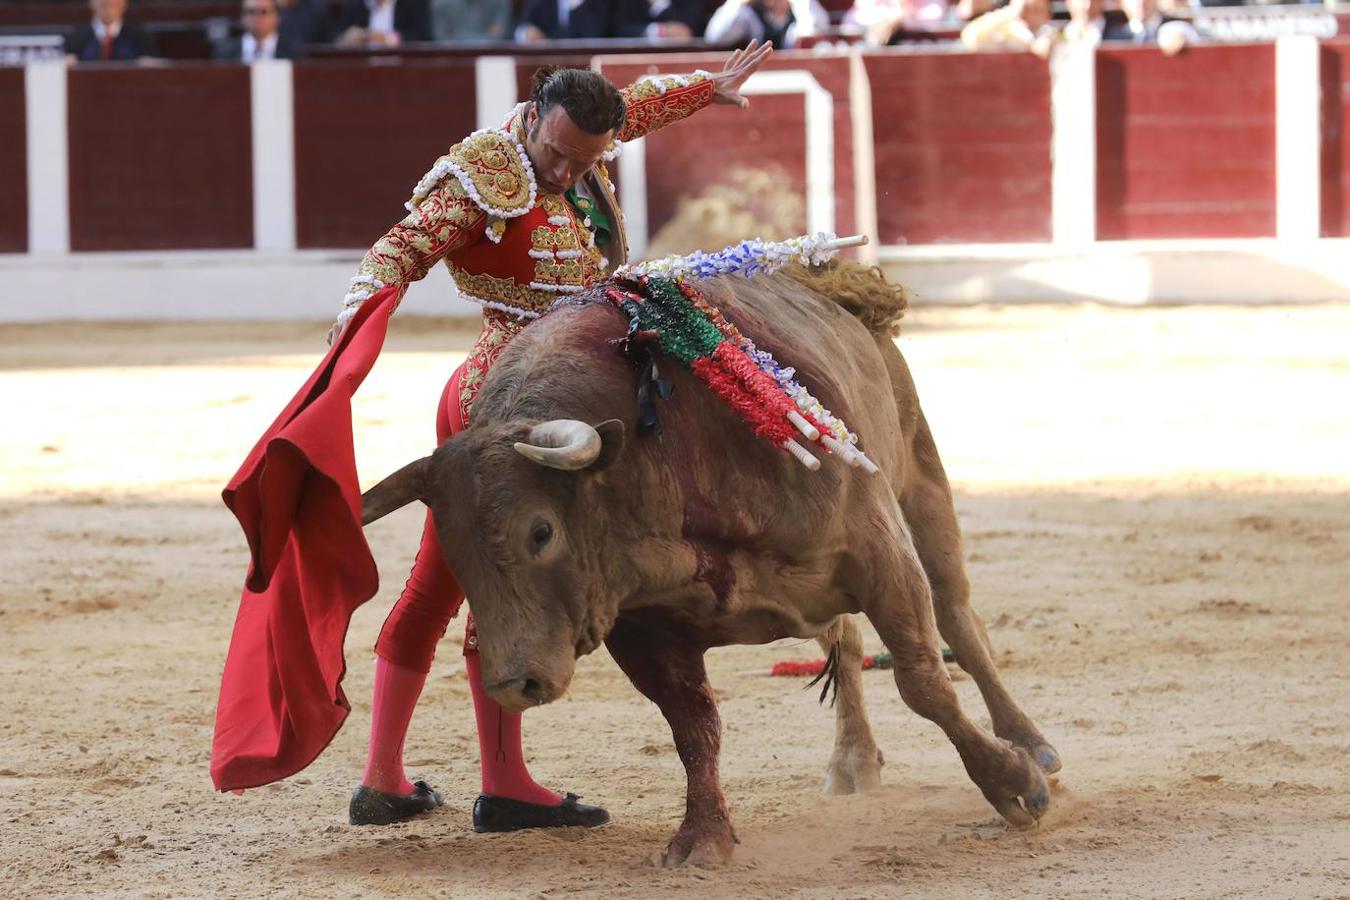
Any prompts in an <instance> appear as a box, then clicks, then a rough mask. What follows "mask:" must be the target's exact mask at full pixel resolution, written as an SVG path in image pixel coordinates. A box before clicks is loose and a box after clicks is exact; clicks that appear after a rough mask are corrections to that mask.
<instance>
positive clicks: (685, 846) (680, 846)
mask: <svg viewBox="0 0 1350 900" xmlns="http://www.w3.org/2000/svg"><path fill="white" fill-rule="evenodd" d="M735 846H736V835H735V833H734V832H733V831H732V830H731V826H730V825H729V824H727V823H725V822H723V823H720V824H717V825H705V826H702V827H691V826H690V825H689V824H688V823H686V824H684V825H681V826H680V830H679V831H677V832H675V837H673V838H671V839H670V844H669V845H667V847H666V852H665V854H664V855H663V856H662V857H661V867H662V868H665V869H678V868H679V867H680V866H720V865H723V864H725V863H727V862H730V860H731V853H732V850H733V849H735Z"/></svg>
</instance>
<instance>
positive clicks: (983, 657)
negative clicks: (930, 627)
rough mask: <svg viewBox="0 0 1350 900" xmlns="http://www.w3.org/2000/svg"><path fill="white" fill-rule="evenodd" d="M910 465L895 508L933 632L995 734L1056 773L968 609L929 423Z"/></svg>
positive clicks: (1055, 757)
mask: <svg viewBox="0 0 1350 900" xmlns="http://www.w3.org/2000/svg"><path fill="white" fill-rule="evenodd" d="M914 462H915V465H914V466H913V467H912V469H911V471H910V472H909V473H908V476H909V477H908V478H907V480H906V484H905V489H904V491H903V493H902V494H901V497H900V508H901V510H902V511H903V512H904V514H905V521H906V522H907V523H908V524H909V527H910V529H911V531H912V532H913V536H914V549H915V550H917V551H918V553H919V561H920V562H921V563H922V564H923V569H924V572H926V573H927V575H928V583H929V585H930V586H931V587H932V592H933V609H934V612H935V613H936V614H937V626H938V630H939V631H940V632H941V633H942V639H943V640H945V641H946V642H947V645H948V646H949V647H951V648H952V653H953V654H955V656H956V662H957V664H958V665H960V666H961V668H962V669H964V670H965V671H966V672H968V673H969V674H970V677H971V678H972V679H974V681H975V684H976V686H978V687H979V689H980V695H981V696H982V697H983V698H984V703H985V705H986V706H987V707H988V708H989V717H990V721H991V722H992V724H993V726H994V734H996V735H998V736H999V737H1001V738H1003V739H1004V740H1007V741H1011V742H1012V743H1013V744H1015V745H1016V746H1018V747H1021V748H1023V749H1024V750H1026V751H1027V752H1028V753H1030V754H1031V756H1032V758H1033V759H1035V760H1036V763H1037V765H1039V766H1040V767H1041V768H1042V769H1044V770H1045V771H1046V772H1047V773H1049V772H1058V771H1059V769H1060V765H1061V764H1060V760H1059V754H1058V753H1056V752H1055V748H1054V747H1051V746H1050V744H1049V742H1047V741H1046V739H1045V738H1044V737H1042V736H1041V733H1040V730H1039V729H1037V728H1036V725H1035V724H1034V723H1033V722H1032V721H1031V719H1030V717H1028V716H1027V714H1026V713H1024V712H1022V710H1021V708H1020V707H1019V706H1018V705H1017V702H1016V701H1014V700H1013V698H1012V696H1011V695H1010V694H1009V693H1008V689H1007V688H1005V687H1004V686H1003V682H1002V680H1001V679H1000V678H999V675H998V669H996V668H995V667H994V660H993V658H992V656H991V648H992V645H991V644H990V642H989V634H988V633H987V632H986V631H985V629H984V622H982V621H981V620H980V616H979V614H978V613H976V612H975V610H974V608H973V607H972V606H971V605H970V582H969V581H968V580H967V579H966V569H965V553H964V551H963V550H962V547H961V528H960V525H958V524H957V521H956V510H955V508H954V507H953V505H952V494H951V488H950V487H949V486H948V484H947V474H946V472H945V471H943V468H942V461H941V460H940V459H939V458H938V452H937V446H936V445H935V444H934V443H933V437H932V434H931V433H930V432H929V430H928V423H927V422H926V421H925V420H924V418H923V416H922V415H920V417H919V427H918V433H917V434H916V435H915V439H914Z"/></svg>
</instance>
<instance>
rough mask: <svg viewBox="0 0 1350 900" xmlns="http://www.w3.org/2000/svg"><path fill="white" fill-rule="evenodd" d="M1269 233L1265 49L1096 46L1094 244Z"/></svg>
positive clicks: (1268, 59) (1271, 149)
mask: <svg viewBox="0 0 1350 900" xmlns="http://www.w3.org/2000/svg"><path fill="white" fill-rule="evenodd" d="M1274 234H1275V48H1274V46H1272V45H1259V46H1255V45H1253V46H1232V47H1196V48H1192V49H1189V50H1186V51H1185V52H1184V53H1182V54H1181V55H1179V56H1176V57H1172V58H1166V57H1163V56H1162V54H1161V53H1160V52H1159V51H1158V50H1155V49H1148V48H1110V49H1107V48H1102V49H1100V50H1098V53H1097V236H1098V237H1099V238H1100V239H1102V240H1116V239H1130V238H1234V237H1273V236H1274Z"/></svg>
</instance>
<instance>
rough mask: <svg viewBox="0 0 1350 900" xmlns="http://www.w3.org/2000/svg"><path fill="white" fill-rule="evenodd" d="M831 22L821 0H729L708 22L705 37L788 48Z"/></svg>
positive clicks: (718, 43) (724, 43)
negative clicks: (756, 42) (757, 42)
mask: <svg viewBox="0 0 1350 900" xmlns="http://www.w3.org/2000/svg"><path fill="white" fill-rule="evenodd" d="M829 25H830V16H829V14H828V13H827V12H825V8H824V7H822V6H821V5H820V3H819V2H818V0H726V2H725V3H723V4H722V5H721V6H720V7H718V8H717V12H715V13H713V16H712V19H711V20H709V22H708V29H707V31H706V32H704V34H703V39H704V40H705V41H707V42H708V43H709V44H712V45H713V46H714V47H733V46H735V47H740V46H744V45H745V44H747V43H749V42H750V41H759V42H760V43H761V44H773V46H774V48H775V49H778V50H786V49H790V48H792V47H795V46H796V45H797V38H799V37H806V36H808V35H813V34H816V33H818V32H820V31H822V30H823V29H825V28H828V27H829Z"/></svg>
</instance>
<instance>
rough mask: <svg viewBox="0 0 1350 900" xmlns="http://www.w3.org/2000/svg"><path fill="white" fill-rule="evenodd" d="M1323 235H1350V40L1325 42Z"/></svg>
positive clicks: (1323, 65)
mask: <svg viewBox="0 0 1350 900" xmlns="http://www.w3.org/2000/svg"><path fill="white" fill-rule="evenodd" d="M1321 68H1322V235H1323V237H1346V236H1347V235H1350V198H1348V197H1346V191H1347V188H1348V187H1350V140H1347V139H1346V134H1345V129H1346V127H1347V126H1350V41H1347V40H1344V39H1342V40H1338V41H1328V42H1326V43H1324V44H1323V45H1322V66H1321Z"/></svg>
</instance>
